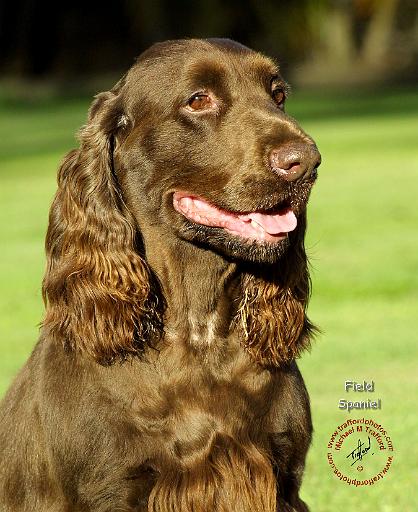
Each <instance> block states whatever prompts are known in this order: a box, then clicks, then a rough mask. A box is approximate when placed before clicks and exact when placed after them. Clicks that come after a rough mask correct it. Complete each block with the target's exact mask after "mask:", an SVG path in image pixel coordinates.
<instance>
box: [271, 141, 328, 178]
mask: <svg viewBox="0 0 418 512" xmlns="http://www.w3.org/2000/svg"><path fill="white" fill-rule="evenodd" d="M269 163H270V166H271V168H272V170H273V171H274V172H276V173H277V174H279V175H280V176H281V177H282V178H284V179H285V180H287V181H295V180H297V179H298V178H301V177H302V176H316V172H317V171H316V170H317V168H318V166H319V164H320V163H321V154H320V153H319V151H318V149H317V147H316V146H315V145H314V144H309V143H305V142H288V143H285V144H283V145H281V146H280V147H279V148H275V149H273V150H272V151H271V152H270V154H269Z"/></svg>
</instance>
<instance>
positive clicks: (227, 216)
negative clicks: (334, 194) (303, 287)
mask: <svg viewBox="0 0 418 512" xmlns="http://www.w3.org/2000/svg"><path fill="white" fill-rule="evenodd" d="M173 206H174V208H175V209H176V210H177V211H178V212H179V213H181V214H182V215H184V217H186V218H187V219H188V220H190V221H192V222H194V223H196V224H200V225H203V226H210V227H217V228H223V229H225V230H226V231H228V232H229V233H231V234H233V235H236V236H239V237H240V238H244V239H248V240H255V241H260V242H270V243H271V242H273V243H274V242H280V241H281V240H283V239H284V238H286V237H287V234H288V233H289V232H290V231H293V230H294V229H295V228H296V226H297V219H296V215H295V214H294V212H293V210H292V209H291V208H290V207H289V206H288V205H286V204H283V205H280V206H279V207H278V209H275V210H274V211H272V212H262V211H255V212H245V213H237V212H232V211H228V210H223V209H221V208H219V207H217V206H214V205H213V204H210V203H208V202H207V201H205V200H204V199H203V198H201V197H198V196H194V195H191V194H188V193H187V192H175V193H174V194H173Z"/></svg>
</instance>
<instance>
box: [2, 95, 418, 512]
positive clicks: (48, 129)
mask: <svg viewBox="0 0 418 512" xmlns="http://www.w3.org/2000/svg"><path fill="white" fill-rule="evenodd" d="M88 103H89V100H88V99H85V98H82V99H77V98H69V99H66V100H60V99H47V98H46V99H45V98H44V99H42V100H39V101H36V102H33V101H29V100H26V101H17V100H13V101H12V100H11V98H7V97H6V96H4V95H3V96H0V240H1V247H2V249H1V253H0V254H1V259H0V287H1V293H0V395H1V394H3V393H4V391H5V389H6V387H7V386H8V385H9V383H10V381H11V379H12V377H13V375H14V374H15V373H16V371H17V369H18V368H19V367H20V366H21V365H22V364H23V362H24V361H25V359H26V358H27V356H28V354H29V353H30V351H31V348H32V346H33V344H34V343H35V341H36V338H37V335H38V327H37V325H38V323H39V321H40V319H41V317H42V313H43V305H42V300H41V292H40V284H41V279H42V274H43V270H44V252H43V239H44V234H45V230H46V226H47V214H48V209H49V204H50V202H51V199H52V195H53V193H54V190H55V174H56V169H57V166H58V163H59V161H60V159H61V158H62V156H63V154H64V153H65V152H66V151H67V150H69V149H71V148H72V147H74V145H75V141H74V133H75V132H76V130H77V128H78V127H79V126H80V125H81V124H82V123H83V122H84V120H85V117H86V110H87V106H88ZM288 110H289V112H290V113H291V114H292V115H294V116H295V117H296V118H297V119H298V120H299V121H301V124H302V125H303V127H304V128H305V129H306V131H307V132H308V133H310V134H311V135H312V136H313V137H314V138H315V139H316V141H317V143H318V146H319V148H320V150H321V152H322V155H323V164H322V166H321V168H320V178H319V180H318V183H317V185H316V186H315V188H314V191H313V193H312V197H311V202H310V206H309V232H308V239H307V247H308V251H309V254H310V259H311V264H312V277H313V296H312V301H311V306H310V316H311V317H312V319H313V320H314V321H315V322H317V323H318V324H319V325H320V327H321V329H322V331H323V333H322V335H321V336H319V337H318V339H317V341H316V343H315V344H314V346H313V349H312V351H311V353H310V354H305V355H304V356H303V358H302V360H301V363H300V366H301V369H302V372H303V375H304V378H305V381H306V384H307V387H308V390H309V392H310V396H311V402H312V411H313V421H314V428H315V435H314V440H313V445H312V448H311V450H310V452H309V456H308V461H307V468H306V473H305V479H304V484H303V487H302V497H303V498H304V499H305V500H306V501H307V502H308V503H309V504H310V507H311V509H312V511H321V512H327V511H330V512H331V511H333V512H334V511H335V510H349V511H358V512H363V511H364V512H366V511H371V510H377V511H383V512H391V511H404V512H408V511H414V510H418V503H417V501H418V500H417V498H416V496H415V487H416V482H417V468H418V463H417V461H418V435H417V432H416V430H417V417H418V415H417V400H416V396H417V389H418V387H417V381H418V367H417V341H418V335H417V327H416V325H417V320H418V234H417V229H418V93H417V92H414V91H412V90H390V89H385V90H381V91H373V92H369V93H367V92H360V93H356V92H351V93H340V94H337V93H332V94H331V93H328V94H326V93H318V92H316V93H314V92H310V93H301V92H300V93H298V92H296V93H294V94H293V96H292V97H291V99H290V101H289V104H288ZM346 379H354V380H358V381H362V380H363V379H369V380H371V379H373V380H374V381H375V389H376V390H375V393H374V394H373V395H371V396H370V398H380V399H381V400H382V409H381V410H379V411H376V412H373V413H372V414H369V413H366V414H363V413H361V414H358V413H353V412H351V414H350V415H348V413H347V412H343V411H340V410H339V409H338V408H337V404H338V400H339V399H340V398H349V399H354V398H355V397H357V399H364V398H368V396H367V395H365V394H360V393H357V394H356V395H355V394H354V393H350V395H349V396H347V394H346V393H345V392H344V388H343V385H344V381H345V380H346ZM348 416H350V417H351V418H357V417H363V416H366V417H371V418H373V419H374V420H375V421H377V422H378V423H382V424H383V425H384V427H385V428H386V429H387V430H388V432H389V433H390V435H391V438H392V440H393V444H394V449H395V452H394V462H393V464H392V467H391V469H390V471H389V473H388V474H387V476H386V477H385V478H384V479H383V480H382V481H380V482H379V483H378V484H376V485H375V486H374V487H372V488H353V487H350V486H348V485H346V484H344V483H341V482H340V481H339V480H337V479H336V477H335V476H334V475H333V474H332V472H331V470H330V468H329V466H328V463H327V459H326V453H327V448H326V446H327V442H328V438H329V437H330V435H331V434H332V432H333V431H334V429H335V427H336V426H337V425H338V424H340V423H342V422H343V421H344V420H345V419H346V418H347V417H348Z"/></svg>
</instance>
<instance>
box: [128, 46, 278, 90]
mask: <svg viewBox="0 0 418 512" xmlns="http://www.w3.org/2000/svg"><path fill="white" fill-rule="evenodd" d="M273 75H279V67H278V65H277V64H276V63H275V62H274V61H273V60H272V59H270V58H268V57H266V56H265V55H263V54H261V53H258V52H255V51H253V50H251V49H249V48H247V47H245V46H243V45H241V44H239V43H236V42H235V41H231V40H223V39H209V40H180V41H168V42H165V43H157V44H155V45H153V46H152V47H151V48H149V49H148V50H146V51H145V52H144V53H142V54H141V55H140V56H139V57H138V60H137V62H136V64H135V65H134V66H133V67H132V68H131V69H130V71H129V72H128V75H127V86H128V88H129V89H131V91H132V92H133V90H135V89H138V92H139V90H143V88H144V87H145V88H147V89H148V91H150V90H152V89H156V88H157V89H158V90H160V91H161V90H166V91H173V89H175V90H177V89H181V88H188V87H193V86H196V87H209V88H210V86H211V84H212V83H214V82H217V81H219V80H227V81H228V80H237V81H242V80H244V82H245V81H246V78H249V79H251V80H252V81H254V79H256V80H257V81H258V80H261V81H266V80H268V78H269V77H271V76H273ZM191 92H193V91H191Z"/></svg>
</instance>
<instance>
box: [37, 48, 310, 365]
mask: <svg viewBox="0 0 418 512" xmlns="http://www.w3.org/2000/svg"><path fill="white" fill-rule="evenodd" d="M286 95H287V85H286V83H285V82H284V81H283V79H282V77H281V76H280V73H279V70H278V68H277V66H276V65H275V64H274V63H273V62H272V61H271V60H270V59H268V58H266V57H264V56H262V55H260V54H258V53H256V52H253V51H251V50H249V49H248V48H246V47H244V46H242V45H240V44H238V43H234V42H232V41H228V40H217V39H212V40H184V41H169V42H166V43H160V44H156V45H154V46H153V47H151V48H150V49H149V50H147V51H146V52H144V53H143V54H142V55H141V56H140V57H139V58H138V60H137V62H136V64H135V65H134V66H133V67H132V68H131V69H130V70H129V71H128V73H127V74H126V75H125V77H124V78H123V79H122V80H121V81H120V82H119V83H118V84H117V85H116V86H115V87H114V88H113V89H112V90H111V91H109V92H106V93H102V94H100V95H98V97H97V98H96V100H95V102H94V103H93V105H92V107H91V109H90V113H89V120H88V124H87V126H86V127H85V128H84V129H83V130H82V131H81V136H80V139H81V145H80V149H79V150H77V151H73V152H71V153H70V154H69V155H68V156H67V157H66V159H65V161H64V163H63V165H62V167H61V170H60V173H59V190H58V193H57V196H56V199H55V201H54V204H53V207H52V209H51V217H50V226H49V230H48V236H47V251H48V254H49V267H48V271H47V275H46V278H45V283H44V290H45V295H46V298H47V301H48V303H49V304H50V308H49V312H48V313H47V318H46V321H45V324H46V325H48V324H49V325H50V326H51V329H52V330H53V331H55V332H59V333H60V336H61V337H62V336H63V335H64V337H65V338H67V340H69V343H70V344H75V345H77V346H81V347H84V348H85V349H87V350H88V351H90V352H91V353H92V354H93V355H94V356H95V357H96V358H99V359H101V360H111V359H112V358H113V357H114V356H115V355H117V354H118V353H119V352H120V347H123V350H122V351H123V352H124V353H132V352H137V351H138V349H139V348H140V347H141V346H143V342H144V340H145V339H148V338H150V337H152V334H153V333H154V332H158V330H159V328H160V327H161V322H162V316H161V307H160V306H161V305H162V302H163V301H162V299H161V294H160V293H159V292H157V291H156V288H157V286H156V283H154V284H152V285H150V281H152V272H151V271H150V269H149V268H148V266H147V263H146V261H145V259H144V251H143V244H145V246H147V244H152V243H153V238H152V233H153V231H152V226H157V227H158V228H159V229H160V231H159V233H161V232H163V233H165V235H166V236H167V237H177V238H181V239H183V240H185V241H186V242H187V243H191V244H194V245H196V246H204V247H205V248H206V249H207V248H209V249H211V250H213V251H216V252H217V253H219V254H221V255H223V256H224V257H226V258H228V259H233V260H236V261H239V262H247V263H248V262H249V263H251V264H272V263H276V262H278V261H279V260H280V265H281V267H282V271H281V277H280V278H279V279H278V280H277V279H276V281H275V284H276V286H277V287H278V288H280V289H282V290H284V289H285V288H286V290H287V292H286V293H288V292H289V290H288V288H289V286H291V287H292V294H293V295H292V296H293V297H294V298H295V296H296V295H298V294H299V295H300V296H301V297H302V296H303V297H302V298H296V299H295V300H298V301H299V302H300V304H301V307H302V310H303V311H304V307H305V304H306V296H307V294H308V277H307V271H306V270H305V267H306V257H305V255H304V251H303V237H304V232H305V210H306V203H307V200H308V197H309V193H310V190H311V187H312V185H313V183H314V181H315V179H316V174H317V171H316V170H317V167H318V165H319V163H320V155H319V153H318V151H317V149H316V146H315V144H314V142H313V141H312V139H311V138H310V137H309V136H308V135H306V134H305V133H304V132H303V131H302V129H301V128H300V127H299V126H298V125H297V124H296V122H295V121H294V120H293V119H292V118H291V117H289V116H288V115H287V114H286V113H285V100H286ZM141 233H142V234H141ZM298 261H299V263H300V266H301V267H303V270H302V271H299V278H293V279H292V278H290V279H289V278H288V277H286V278H285V277H284V276H285V275H290V274H291V273H290V272H289V271H287V270H286V269H288V268H290V266H291V265H293V266H295V265H297V264H298ZM269 272H270V273H271V269H270V270H269ZM273 273H274V272H273ZM292 280H293V281H294V282H293V284H291V285H290V284H289V282H291V281H292ZM285 282H286V284H285ZM258 289H261V288H260V286H258ZM267 295H268V294H267ZM276 295H277V294H276ZM263 300H265V298H263ZM280 300H282V299H280ZM65 311H67V312H66V313H65ZM303 311H302V313H303ZM103 312H105V314H103ZM150 312H152V315H151V314H150ZM155 312H160V313H159V314H155ZM244 316H245V315H244ZM247 316H248V315H247ZM151 318H152V320H150V319H151ZM147 319H148V320H147ZM285 320H286V319H285ZM302 324H303V322H302ZM305 327H306V326H305ZM301 329H302V327H301ZM299 331H300V330H299ZM299 331H298V335H299V334H300V332H299ZM109 338H110V340H109ZM91 339H94V340H95V341H94V343H91V342H90V341H88V340H91ZM127 341H128V342H127Z"/></svg>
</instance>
